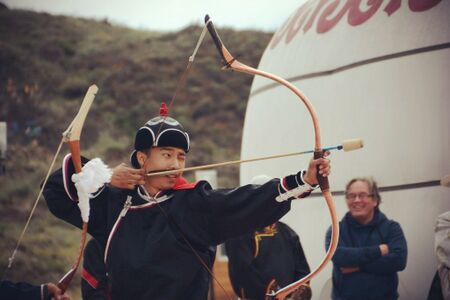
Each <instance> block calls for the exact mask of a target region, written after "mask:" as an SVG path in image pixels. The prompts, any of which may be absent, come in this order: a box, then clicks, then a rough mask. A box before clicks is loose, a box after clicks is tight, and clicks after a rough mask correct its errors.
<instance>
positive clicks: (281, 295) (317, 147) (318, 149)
mask: <svg viewBox="0 0 450 300" xmlns="http://www.w3.org/2000/svg"><path fill="white" fill-rule="evenodd" d="M205 23H206V24H207V26H208V30H209V32H210V34H211V36H212V38H213V40H214V43H215V44H216V48H217V49H218V50H219V53H220V55H221V56H222V59H223V61H224V64H225V67H226V68H230V69H232V70H235V71H238V72H242V73H246V74H249V75H259V76H263V77H266V78H268V79H271V80H274V81H276V82H278V83H280V84H282V85H284V86H285V87H287V88H288V89H290V90H291V91H292V92H293V93H294V94H295V95H296V96H297V97H299V98H300V100H301V101H302V102H303V103H304V104H305V106H306V108H307V109H308V112H309V114H310V115H311V119H312V122H313V127H314V133H315V135H314V136H315V140H314V142H315V143H314V158H315V159H317V158H321V157H323V150H322V145H321V138H320V126H319V119H318V117H317V114H316V112H315V109H314V107H313V106H312V104H311V102H310V101H309V99H308V98H307V97H306V96H305V95H304V94H303V93H302V92H301V91H300V90H299V89H298V88H296V87H295V86H294V85H293V84H292V83H290V82H288V81H287V80H285V79H283V78H281V77H279V76H276V75H273V74H270V73H268V72H264V71H261V70H258V69H255V68H252V67H249V66H247V65H245V64H243V63H241V62H239V61H237V60H236V59H235V58H234V57H233V56H232V55H231V53H230V52H229V51H228V50H227V49H226V47H225V46H224V44H223V43H222V41H221V39H220V37H219V35H218V33H217V31H216V29H215V28H214V25H213V24H212V22H211V20H210V18H209V16H208V15H207V16H206V17H205ZM317 177H318V178H317V179H318V181H319V185H320V188H321V190H322V194H323V196H324V198H325V201H326V202H327V205H328V210H329V212H330V216H331V229H332V233H331V243H330V247H329V249H328V251H327V253H326V255H325V257H324V258H323V260H322V262H321V263H320V264H319V266H318V267H316V269H314V270H313V271H312V272H311V273H310V274H308V275H307V276H305V277H303V278H302V279H300V280H298V281H296V282H293V283H291V284H290V285H288V286H286V287H284V288H282V289H280V290H278V291H276V292H273V293H271V294H270V295H268V296H269V297H272V298H274V299H285V298H286V297H287V296H288V295H289V294H290V293H292V292H293V291H295V290H296V289H297V288H299V287H300V286H301V285H303V284H305V283H307V282H308V281H310V280H311V279H312V278H313V277H315V276H316V275H317V274H318V273H320V272H321V271H322V270H323V269H324V268H325V266H326V264H327V263H328V262H329V261H330V260H331V258H332V257H333V255H334V252H335V251H336V248H337V243H338V239H339V223H338V219H337V214H336V208H335V206H334V202H333V198H332V196H331V192H330V188H329V183H328V178H326V177H323V176H321V175H320V174H319V173H317Z"/></svg>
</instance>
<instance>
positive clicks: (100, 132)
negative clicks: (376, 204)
mask: <svg viewBox="0 0 450 300" xmlns="http://www.w3.org/2000/svg"><path fill="white" fill-rule="evenodd" d="M200 32H201V28H200V27H195V26H191V27H187V28H185V29H183V30H181V31H179V32H173V33H160V32H148V31H137V30H131V29H127V28H122V27H116V26H111V25H110V24H108V23H107V22H96V21H92V20H85V19H76V18H68V17H61V16H58V17H55V16H51V15H48V14H38V13H33V12H28V11H22V10H7V9H0V121H6V122H8V161H7V175H6V176H0V187H1V193H0V240H1V243H0V270H1V272H3V269H4V267H5V266H6V264H7V261H8V257H9V255H10V254H11V251H12V249H13V248H14V245H15V242H16V240H17V238H18V236H19V233H20V231H21V229H22V228H23V226H24V224H25V221H26V217H27V215H28V212H29V210H30V208H31V206H32V202H33V200H34V198H35V197H36V196H37V192H38V190H37V189H38V186H39V182H40V181H42V179H43V177H44V175H45V173H46V171H47V168H48V166H49V165H50V162H51V159H52V156H53V153H54V151H55V150H56V147H57V145H58V143H59V140H60V136H61V132H62V131H64V130H65V129H66V127H67V126H68V123H69V122H70V120H71V119H72V118H73V117H74V115H75V113H76V111H77V110H78V107H79V105H80V103H81V99H82V97H83V95H84V93H85V91H86V89H87V87H88V86H89V85H90V84H92V83H96V84H97V85H98V86H99V88H100V92H99V94H98V95H97V98H96V100H95V103H94V105H93V108H92V111H91V112H90V114H89V116H88V118H87V121H86V126H85V129H84V131H83V134H82V150H83V154H84V155H86V156H91V157H92V156H99V157H102V158H103V159H104V160H105V161H106V162H107V163H108V164H110V165H115V164H116V163H118V162H121V161H126V160H127V158H128V154H129V152H130V150H131V144H132V138H133V137H134V133H135V130H136V128H137V127H139V126H141V125H142V124H143V123H144V122H145V121H147V120H148V119H149V118H150V117H153V116H154V115H155V114H156V113H157V111H158V107H159V104H160V102H161V101H167V102H168V101H169V100H170V99H171V97H172V95H173V93H174V90H175V87H176V84H177V81H178V78H179V76H180V75H181V73H182V71H183V69H184V68H185V65H186V63H187V58H188V57H189V55H191V53H192V51H193V49H194V47H195V43H196V42H197V38H198V36H199V35H200ZM220 32H221V35H222V39H223V40H224V41H226V44H227V46H228V47H229V49H230V50H231V51H232V52H233V53H234V54H235V55H239V59H240V60H241V61H243V62H246V63H248V64H249V65H253V66H256V65H257V63H258V61H259V58H260V56H261V54H262V51H263V50H264V48H265V46H266V45H267V43H268V41H269V39H270V36H271V34H268V33H262V32H255V31H233V30H229V29H220ZM220 68H221V63H220V58H219V57H218V54H217V53H216V50H215V48H214V46H213V44H212V42H211V40H210V38H209V37H208V36H207V37H206V38H205V40H204V42H203V45H202V47H201V48H200V50H199V52H198V54H197V58H196V61H195V63H194V66H193V68H192V69H191V73H190V76H189V78H188V81H187V83H186V84H185V85H184V86H183V87H182V89H181V91H180V93H179V95H178V97H177V99H176V100H175V103H174V108H173V109H172V113H171V114H172V115H173V116H174V117H176V118H177V119H179V120H180V121H181V122H182V123H183V124H184V125H185V127H186V128H187V129H188V130H189V131H190V132H191V138H192V141H193V144H192V147H193V149H192V152H191V153H190V154H189V163H190V165H198V164H204V163H212V162H218V161H223V160H229V159H236V158H238V156H239V151H240V138H241V132H242V124H243V118H244V113H245V107H246V99H247V97H248V93H249V89H250V84H251V80H252V78H251V77H249V76H246V75H242V74H237V73H230V72H223V71H221V70H220ZM64 149H65V148H64ZM65 151H66V150H64V152H65ZM60 161H61V157H59V158H58V159H57V164H59V163H60ZM219 176H220V183H221V185H222V186H232V185H235V184H237V183H238V181H237V177H238V176H237V168H236V167H235V168H226V169H223V170H219ZM191 179H192V178H191ZM78 242H79V231H78V230H75V229H73V228H71V227H70V226H68V225H66V224H64V223H63V222H61V221H59V220H57V219H56V218H54V217H53V216H51V215H50V214H49V212H48V211H47V208H46V205H45V203H44V201H43V200H41V202H40V204H39V205H38V208H37V213H36V214H35V216H34V218H33V220H32V222H31V227H30V229H29V231H28V232H27V234H26V235H25V239H24V241H23V244H22V246H21V247H20V249H19V253H18V255H17V258H16V261H15V265H14V269H13V270H12V271H11V272H8V274H7V275H8V276H7V277H8V278H10V279H12V280H26V281H30V282H34V283H39V282H43V281H50V280H51V281H56V280H58V279H59V277H60V276H61V275H62V274H63V273H64V272H66V271H67V269H68V267H69V266H70V265H71V263H72V260H73V259H74V257H75V254H76V252H77V250H78V249H77V247H78ZM1 275H3V274H1ZM77 280H79V279H77ZM76 285H77V284H75V289H74V290H73V291H72V295H73V296H75V297H74V298H75V299H76V298H78V297H79V294H78V293H79V292H78V288H77V286H76Z"/></svg>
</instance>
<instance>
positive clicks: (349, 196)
mask: <svg viewBox="0 0 450 300" xmlns="http://www.w3.org/2000/svg"><path fill="white" fill-rule="evenodd" d="M345 197H346V198H347V199H348V200H352V201H353V200H355V199H356V197H358V198H359V199H361V200H367V199H368V198H370V197H373V194H367V193H359V194H353V193H350V194H346V195H345Z"/></svg>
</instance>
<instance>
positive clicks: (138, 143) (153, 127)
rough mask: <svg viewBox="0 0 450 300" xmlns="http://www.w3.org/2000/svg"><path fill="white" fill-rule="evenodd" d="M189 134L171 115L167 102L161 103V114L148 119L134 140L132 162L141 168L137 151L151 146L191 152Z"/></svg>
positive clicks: (134, 165)
mask: <svg viewBox="0 0 450 300" xmlns="http://www.w3.org/2000/svg"><path fill="white" fill-rule="evenodd" d="M189 146H190V142H189V134H188V133H187V132H186V131H185V130H184V128H183V126H182V125H181V124H180V123H179V122H178V121H177V120H175V119H174V118H171V117H169V110H168V108H167V105H166V103H164V102H163V103H162V104H161V108H160V109H159V116H157V117H155V118H153V119H151V120H149V121H147V123H145V125H144V126H142V127H141V128H139V130H138V132H137V133H136V138H135V140H134V151H133V152H132V153H131V157H130V160H131V164H132V165H133V167H134V168H136V169H139V168H140V165H139V162H138V160H137V157H136V153H137V151H145V150H148V149H150V148H151V147H175V148H180V149H183V150H184V151H185V152H186V153H187V152H189Z"/></svg>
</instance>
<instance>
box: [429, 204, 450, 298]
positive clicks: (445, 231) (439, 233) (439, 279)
mask: <svg viewBox="0 0 450 300" xmlns="http://www.w3.org/2000/svg"><path fill="white" fill-rule="evenodd" d="M434 231H435V235H434V244H435V250H436V258H437V261H438V268H437V271H436V274H435V276H434V278H433V281H432V283H431V288H430V291H429V293H428V298H427V300H442V299H443V300H450V211H447V212H445V213H443V214H441V215H439V216H438V217H437V220H436V227H435V229H434Z"/></svg>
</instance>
